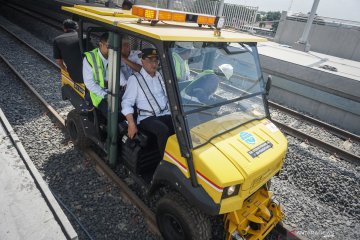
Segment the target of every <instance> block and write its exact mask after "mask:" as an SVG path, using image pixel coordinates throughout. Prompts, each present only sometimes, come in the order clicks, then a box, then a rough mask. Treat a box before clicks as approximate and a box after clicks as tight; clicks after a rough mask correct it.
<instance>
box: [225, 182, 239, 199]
mask: <svg viewBox="0 0 360 240" xmlns="http://www.w3.org/2000/svg"><path fill="white" fill-rule="evenodd" d="M239 189H240V184H238V185H232V186H229V187H226V188H224V191H223V194H222V198H228V197H232V196H235V195H237V194H238V193H239Z"/></svg>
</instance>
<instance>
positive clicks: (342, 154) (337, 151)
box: [271, 119, 360, 165]
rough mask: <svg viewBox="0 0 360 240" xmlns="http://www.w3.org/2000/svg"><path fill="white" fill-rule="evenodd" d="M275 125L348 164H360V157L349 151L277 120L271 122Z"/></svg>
mask: <svg viewBox="0 0 360 240" xmlns="http://www.w3.org/2000/svg"><path fill="white" fill-rule="evenodd" d="M271 121H272V122H273V123H275V125H277V126H278V127H279V128H281V129H282V130H283V131H284V132H285V133H287V134H289V135H291V136H294V137H296V138H299V139H302V140H304V141H307V142H309V143H311V144H313V145H315V146H317V147H319V148H322V149H324V150H325V151H327V152H329V153H331V154H334V155H335V156H337V157H339V158H341V159H344V160H346V161H348V162H351V163H354V164H356V165H358V164H360V157H359V156H356V155H354V154H352V153H350V152H348V151H345V150H343V149H341V148H338V147H336V146H334V145H332V144H330V143H327V142H324V141H322V140H320V139H318V138H315V137H313V136H310V135H307V134H305V133H303V132H301V131H299V130H296V129H295V128H292V127H289V126H287V125H285V124H283V123H280V122H278V121H275V120H273V119H272V120H271Z"/></svg>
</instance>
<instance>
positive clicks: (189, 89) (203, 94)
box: [181, 70, 220, 104]
mask: <svg viewBox="0 0 360 240" xmlns="http://www.w3.org/2000/svg"><path fill="white" fill-rule="evenodd" d="M219 82H220V79H219V77H218V76H217V75H216V74H215V73H214V71H213V70H205V71H203V72H202V73H200V74H198V75H197V76H196V78H195V79H194V80H193V81H192V82H191V83H190V84H189V85H188V86H186V87H185V88H184V89H183V90H182V91H181V96H182V97H183V98H184V99H187V100H190V101H193V102H199V103H204V104H211V103H213V99H212V95H213V94H214V93H215V91H216V89H217V88H218V85H219Z"/></svg>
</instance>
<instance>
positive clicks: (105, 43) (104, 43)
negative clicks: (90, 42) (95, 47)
mask: <svg viewBox="0 0 360 240" xmlns="http://www.w3.org/2000/svg"><path fill="white" fill-rule="evenodd" d="M100 43H101V45H103V46H105V47H106V48H109V43H107V42H100Z"/></svg>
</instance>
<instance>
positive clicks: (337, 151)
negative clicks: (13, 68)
mask: <svg viewBox="0 0 360 240" xmlns="http://www.w3.org/2000/svg"><path fill="white" fill-rule="evenodd" d="M8 5H9V6H10V7H13V8H14V9H15V10H17V11H22V12H24V13H26V14H27V15H29V16H31V17H34V18H35V19H37V20H39V21H41V22H43V23H49V26H51V27H55V28H58V27H57V26H56V25H57V24H55V23H54V22H56V19H55V18H49V17H48V16H45V15H40V14H39V13H32V12H31V11H30V10H28V9H25V8H21V6H18V5H14V4H8ZM46 19H48V20H46ZM58 24H61V23H60V22H58ZM1 27H2V28H3V29H4V30H6V31H7V32H8V33H9V34H11V35H12V36H13V37H15V38H16V39H17V40H18V41H21V42H23V41H22V40H21V39H20V38H18V37H17V36H16V35H15V34H13V33H11V32H10V31H8V30H7V29H5V28H4V27H3V26H1ZM24 44H26V45H27V46H28V47H29V48H31V49H32V50H33V51H35V52H37V54H39V55H40V56H42V57H43V58H44V59H45V60H46V61H49V62H50V63H51V64H53V65H54V66H55V67H57V68H59V67H58V66H57V65H56V64H55V63H54V62H53V61H52V60H51V59H49V58H48V57H46V56H45V55H44V54H42V53H41V52H40V51H38V50H36V49H34V48H33V47H32V46H30V45H29V44H27V43H25V42H24ZM269 106H270V107H272V108H275V109H277V110H279V111H282V112H284V113H286V114H289V115H291V116H294V117H295V118H297V119H301V120H303V121H306V122H308V123H309V124H314V125H315V126H316V127H319V128H322V129H324V130H326V131H328V132H329V133H331V134H333V135H335V136H337V137H339V138H342V139H345V140H349V141H353V142H356V143H358V144H360V136H359V135H356V134H353V133H350V132H348V131H345V130H343V129H340V128H338V127H335V126H333V125H330V124H328V123H325V122H323V121H320V120H318V119H315V118H313V117H310V116H307V115H304V114H302V113H300V112H297V111H295V110H293V109H290V108H287V107H284V106H282V105H280V104H277V103H275V102H272V101H269ZM272 121H273V122H274V123H275V124H276V125H277V126H278V127H280V128H281V129H282V130H283V131H284V132H285V133H287V134H289V135H291V136H294V137H296V138H298V139H301V140H302V141H304V142H306V143H310V144H312V145H314V146H317V147H319V148H321V149H323V150H325V151H327V152H329V153H331V154H333V155H335V156H337V157H339V158H341V159H344V160H346V161H349V162H351V163H354V164H357V165H358V164H359V163H360V156H357V155H356V154H354V153H352V152H350V151H347V150H344V149H342V148H340V147H338V146H336V145H334V144H333V143H329V142H326V141H323V140H321V139H319V138H317V137H314V136H312V135H310V134H306V133H304V132H303V131H301V130H298V129H296V128H294V127H290V126H288V125H286V124H284V123H283V122H282V121H280V120H275V119H272Z"/></svg>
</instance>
